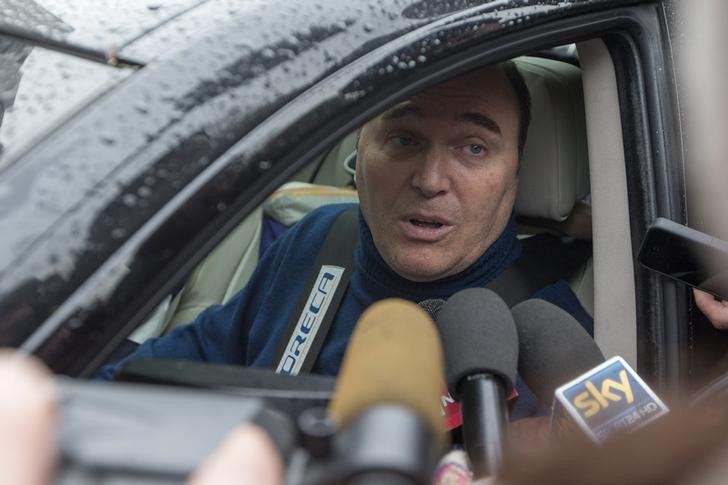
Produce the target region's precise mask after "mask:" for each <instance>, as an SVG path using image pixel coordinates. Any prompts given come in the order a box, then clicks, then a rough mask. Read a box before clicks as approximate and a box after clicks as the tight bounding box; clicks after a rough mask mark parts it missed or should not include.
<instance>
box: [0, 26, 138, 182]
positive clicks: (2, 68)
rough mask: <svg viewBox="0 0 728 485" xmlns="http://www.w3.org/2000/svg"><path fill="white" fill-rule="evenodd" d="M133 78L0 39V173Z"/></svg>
mask: <svg viewBox="0 0 728 485" xmlns="http://www.w3.org/2000/svg"><path fill="white" fill-rule="evenodd" d="M132 72H133V71H131V70H129V69H117V68H114V67H112V66H106V65H103V64H99V63H96V62H92V61H87V60H85V59H80V58H77V57H73V56H69V55H66V54H62V53H58V52H54V51H50V50H47V49H43V48H39V47H32V46H29V45H27V44H24V43H21V42H18V41H15V40H13V39H9V38H7V37H2V36H0V169H2V168H4V167H5V166H6V165H7V164H8V162H9V161H10V160H12V159H13V158H14V154H15V155H16V154H18V153H19V152H20V151H22V149H23V147H24V146H26V145H28V144H29V142H31V141H32V140H34V139H36V138H38V137H40V136H41V135H42V134H44V133H46V132H47V131H48V130H50V129H51V128H52V127H53V126H55V125H56V124H57V123H58V122H59V121H61V120H62V119H64V118H66V117H68V116H69V115H71V114H72V113H73V112H74V111H76V110H77V109H79V108H80V107H81V106H82V105H83V104H85V103H86V102H88V101H89V100H91V99H93V98H95V97H96V96H98V95H99V94H100V93H102V92H104V91H106V90H107V89H109V88H110V87H111V86H113V85H115V84H116V83H118V82H119V81H121V80H122V79H124V78H125V77H126V76H128V75H129V74H131V73H132Z"/></svg>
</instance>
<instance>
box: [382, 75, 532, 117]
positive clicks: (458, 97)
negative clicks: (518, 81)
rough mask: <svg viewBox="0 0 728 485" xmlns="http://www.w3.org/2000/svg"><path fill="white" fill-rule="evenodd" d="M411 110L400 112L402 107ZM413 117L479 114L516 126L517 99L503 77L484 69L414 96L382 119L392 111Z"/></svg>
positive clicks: (386, 113)
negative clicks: (512, 123)
mask: <svg viewBox="0 0 728 485" xmlns="http://www.w3.org/2000/svg"><path fill="white" fill-rule="evenodd" d="M407 107H410V108H413V109H409V110H403V108H407ZM403 111H404V112H405V113H406V112H408V111H409V113H407V114H413V115H416V116H422V117H428V116H438V117H443V116H444V117H450V118H455V117H458V116H459V115H461V114H462V113H465V112H475V113H482V114H484V115H486V116H488V117H491V118H493V119H496V120H497V121H498V122H499V124H500V123H504V124H506V125H508V124H510V123H511V122H514V123H516V124H517V117H518V100H517V98H516V95H515V92H514V90H513V88H512V86H511V84H510V82H509V81H508V78H507V77H506V75H505V74H504V73H503V72H502V70H500V69H498V68H493V67H489V68H484V69H479V70H477V71H474V72H471V73H468V74H464V75H461V76H458V77H456V78H453V79H450V80H448V81H445V82H443V83H440V84H438V85H436V86H433V87H431V88H428V89H427V90H425V91H423V92H421V93H419V94H416V95H414V96H413V97H412V98H410V99H409V100H407V101H405V102H403V103H400V104H398V105H397V106H395V107H393V108H392V109H391V110H389V111H388V112H385V113H384V114H383V115H382V116H383V117H384V118H385V119H386V118H387V117H388V114H390V113H392V112H400V113H401V112H403Z"/></svg>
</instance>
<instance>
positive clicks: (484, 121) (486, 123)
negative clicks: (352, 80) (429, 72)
mask: <svg viewBox="0 0 728 485" xmlns="http://www.w3.org/2000/svg"><path fill="white" fill-rule="evenodd" d="M407 116H416V117H421V116H423V113H422V110H421V109H420V108H419V107H418V106H417V105H415V104H412V103H410V102H405V103H401V104H398V105H397V106H395V107H393V108H392V109H390V110H389V111H385V112H384V113H382V117H381V119H382V120H385V121H390V120H396V119H400V118H404V117H407ZM455 121H459V122H466V123H472V124H474V125H477V126H480V127H482V128H485V129H486V130H488V131H491V132H493V133H494V134H496V135H501V129H500V126H499V125H498V123H496V122H495V120H493V119H492V118H490V117H489V116H486V115H484V114H482V113H478V112H469V113H462V114H459V115H457V116H456V117H455Z"/></svg>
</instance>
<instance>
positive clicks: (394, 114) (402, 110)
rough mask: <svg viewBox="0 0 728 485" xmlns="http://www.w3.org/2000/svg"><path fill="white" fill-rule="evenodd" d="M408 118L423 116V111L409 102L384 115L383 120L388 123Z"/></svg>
mask: <svg viewBox="0 0 728 485" xmlns="http://www.w3.org/2000/svg"><path fill="white" fill-rule="evenodd" d="M406 116H418V117H419V116H422V110H421V109H420V108H419V107H417V105H415V104H412V103H411V102H409V101H407V102H404V103H400V104H398V105H397V106H395V107H393V108H392V109H390V110H388V111H385V112H384V113H382V119H383V120H386V121H389V120H396V119H399V118H404V117H406Z"/></svg>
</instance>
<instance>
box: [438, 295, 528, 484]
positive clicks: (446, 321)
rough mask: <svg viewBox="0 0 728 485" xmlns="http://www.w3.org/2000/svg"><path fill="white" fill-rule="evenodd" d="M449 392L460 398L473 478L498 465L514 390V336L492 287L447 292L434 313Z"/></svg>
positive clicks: (506, 311) (506, 312)
mask: <svg viewBox="0 0 728 485" xmlns="http://www.w3.org/2000/svg"><path fill="white" fill-rule="evenodd" d="M437 327H438V330H439V331H440V337H441V338H442V345H443V348H444V349H445V374H446V379H447V385H448V388H449V390H450V393H451V394H452V395H453V397H455V399H457V400H459V401H460V409H461V413H462V420H463V444H464V447H465V451H466V453H467V455H468V458H469V459H470V462H471V466H472V469H473V473H474V475H475V477H476V478H477V477H483V476H486V475H490V474H494V473H495V472H496V470H497V468H498V466H499V465H500V461H501V458H502V453H503V443H504V441H505V433H506V429H507V423H508V410H507V407H506V396H507V395H509V394H510V393H511V392H512V391H513V387H514V383H515V380H516V365H517V362H518V336H517V332H516V328H515V324H514V323H513V317H512V316H511V312H510V310H509V309H508V305H506V303H505V302H504V301H503V300H502V299H501V298H500V297H499V296H498V295H496V294H495V293H494V292H492V291H490V290H486V289H484V288H469V289H466V290H462V291H459V292H458V293H455V294H454V295H453V296H451V297H450V298H449V299H448V300H447V301H446V302H445V304H444V305H443V306H442V308H441V309H440V311H439V313H438V317H437Z"/></svg>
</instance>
